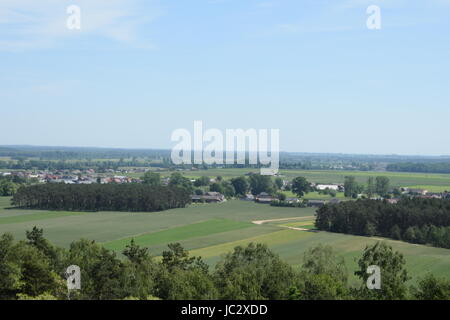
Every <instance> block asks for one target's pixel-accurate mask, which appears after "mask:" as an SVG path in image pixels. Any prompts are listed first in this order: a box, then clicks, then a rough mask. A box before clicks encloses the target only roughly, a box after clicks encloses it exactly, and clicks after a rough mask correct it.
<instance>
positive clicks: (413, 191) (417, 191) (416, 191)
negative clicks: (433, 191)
mask: <svg viewBox="0 0 450 320" xmlns="http://www.w3.org/2000/svg"><path fill="white" fill-rule="evenodd" d="M406 190H407V192H408V193H409V194H416V195H422V196H424V195H426V194H427V192H428V190H425V189H410V188H407V189H406Z"/></svg>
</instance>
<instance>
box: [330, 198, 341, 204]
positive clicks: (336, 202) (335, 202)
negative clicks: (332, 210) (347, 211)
mask: <svg viewBox="0 0 450 320" xmlns="http://www.w3.org/2000/svg"><path fill="white" fill-rule="evenodd" d="M340 202H341V200H339V199H336V198H334V199H331V200H330V201H328V203H329V204H338V203H340Z"/></svg>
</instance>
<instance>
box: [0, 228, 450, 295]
mask: <svg viewBox="0 0 450 320" xmlns="http://www.w3.org/2000/svg"><path fill="white" fill-rule="evenodd" d="M26 236H27V240H26V241H14V239H13V237H12V236H11V235H10V234H3V235H2V236H1V237H0V299H4V300H5V299H21V300H31V299H34V300H52V299H85V300H91V299H92V300H109V299H130V300H133V299H142V300H154V299H169V300H177V299H189V300H203V299H208V300H211V299H259V300H265V299H280V300H287V299H291V300H297V299H301V300H323V299H326V300H332V299H340V300H343V299H427V300H428V299H450V282H449V281H448V280H446V279H440V278H435V277H434V276H433V275H428V276H427V277H425V278H424V279H422V280H421V281H419V284H418V286H417V287H412V288H408V287H407V286H406V281H407V280H408V279H409V277H408V273H407V270H406V269H405V260H404V258H403V256H402V254H400V253H398V252H394V251H393V250H392V248H391V247H389V246H387V245H386V244H384V243H377V244H375V245H373V246H369V247H367V248H366V249H365V250H364V252H363V255H362V256H361V258H360V259H359V261H358V265H359V269H358V270H357V271H356V272H355V273H356V274H357V275H358V276H359V278H360V279H361V285H360V287H351V286H349V284H348V279H347V270H346V266H345V262H344V260H343V259H342V258H340V257H338V256H336V254H335V253H334V251H333V249H332V248H331V247H329V246H323V245H319V246H316V247H314V248H311V249H310V250H309V251H308V252H306V253H305V255H304V259H303V264H302V265H301V266H300V268H298V269H297V268H294V267H292V266H290V265H289V264H287V263H286V262H284V261H282V260H281V259H280V258H279V256H278V255H276V254H275V253H273V252H272V251H271V250H270V249H269V248H268V247H267V246H266V245H264V244H255V243H250V244H248V245H247V246H245V247H242V246H238V247H236V248H234V250H233V252H230V253H228V254H227V255H226V256H224V257H223V258H222V260H221V261H220V262H219V263H218V264H217V266H216V268H215V270H213V271H210V270H209V268H208V265H207V264H205V262H204V261H203V260H202V258H201V257H192V256H190V255H189V252H187V251H186V250H185V249H184V248H183V247H182V246H181V245H180V244H178V243H172V244H169V245H168V250H166V251H164V252H163V255H162V259H161V260H159V261H156V259H154V258H153V257H152V256H151V255H150V253H149V252H148V250H147V249H146V248H142V247H140V246H138V245H136V244H135V242H134V240H131V242H130V243H129V245H127V247H126V248H125V250H124V251H123V252H122V253H123V255H124V257H125V258H124V259H119V258H118V257H117V256H116V254H115V253H114V252H113V251H110V250H107V249H105V248H103V247H102V246H100V245H99V244H97V243H96V242H94V241H89V240H85V239H81V240H79V241H75V242H73V243H72V244H71V246H70V247H69V249H62V248H58V247H55V246H54V245H52V244H51V243H50V242H48V241H47V240H46V239H45V238H44V237H43V230H42V229H38V228H36V227H34V228H33V230H31V231H29V232H27V234H26ZM373 264H375V265H378V266H380V268H381V270H382V271H381V277H382V279H383V282H382V283H383V286H382V288H381V290H376V291H373V290H368V289H366V286H365V284H366V281H367V277H368V275H367V273H366V268H367V266H369V265H373ZM70 265H77V266H79V267H80V270H81V290H72V291H70V292H68V291H67V287H66V280H65V277H66V275H65V271H66V268H67V267H68V266H70Z"/></svg>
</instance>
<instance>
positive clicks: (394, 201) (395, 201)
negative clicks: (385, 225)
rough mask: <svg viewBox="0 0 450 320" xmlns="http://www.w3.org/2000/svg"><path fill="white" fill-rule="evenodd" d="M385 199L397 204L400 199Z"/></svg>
mask: <svg viewBox="0 0 450 320" xmlns="http://www.w3.org/2000/svg"><path fill="white" fill-rule="evenodd" d="M386 201H387V202H388V203H390V204H397V202H399V201H400V199H397V198H394V199H386Z"/></svg>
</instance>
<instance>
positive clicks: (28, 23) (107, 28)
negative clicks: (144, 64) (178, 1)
mask: <svg viewBox="0 0 450 320" xmlns="http://www.w3.org/2000/svg"><path fill="white" fill-rule="evenodd" d="M144 4H145V6H144ZM70 5H77V6H79V7H80V9H81V30H69V29H68V28H67V27H66V21H67V19H68V17H69V14H67V12H66V10H67V7H69V6H70ZM161 14H162V10H161V9H160V8H159V7H157V6H156V5H154V4H153V1H148V0H146V1H143V0H39V1H36V0H2V1H1V2H0V50H26V49H32V48H36V47H49V46H50V47H51V46H54V45H56V43H57V41H58V40H61V39H65V38H72V37H74V38H76V37H80V36H99V37H103V38H107V39H110V40H113V41H118V42H122V43H126V44H131V45H137V46H149V44H148V43H145V42H143V41H142V40H141V39H140V37H139V35H140V31H141V29H142V27H143V26H144V25H146V24H148V23H150V22H151V21H153V20H154V19H155V18H157V17H158V16H159V15H161Z"/></svg>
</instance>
